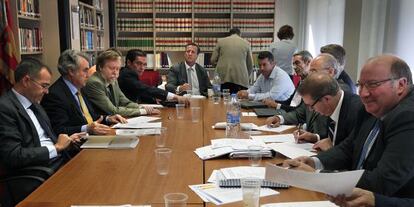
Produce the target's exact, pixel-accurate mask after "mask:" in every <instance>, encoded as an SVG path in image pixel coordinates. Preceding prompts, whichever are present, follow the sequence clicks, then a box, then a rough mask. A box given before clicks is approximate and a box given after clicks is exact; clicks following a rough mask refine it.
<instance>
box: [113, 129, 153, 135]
mask: <svg viewBox="0 0 414 207" xmlns="http://www.w3.org/2000/svg"><path fill="white" fill-rule="evenodd" d="M115 133H116V135H121V136H145V135H158V134H161V131H160V129H117V130H115Z"/></svg>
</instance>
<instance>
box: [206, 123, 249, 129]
mask: <svg viewBox="0 0 414 207" xmlns="http://www.w3.org/2000/svg"><path fill="white" fill-rule="evenodd" d="M226 125H227V123H226V122H217V123H216V124H214V126H213V129H226ZM240 126H241V129H242V130H251V129H254V128H257V125H256V124H253V123H241V124H240Z"/></svg>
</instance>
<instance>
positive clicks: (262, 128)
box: [253, 125, 296, 133]
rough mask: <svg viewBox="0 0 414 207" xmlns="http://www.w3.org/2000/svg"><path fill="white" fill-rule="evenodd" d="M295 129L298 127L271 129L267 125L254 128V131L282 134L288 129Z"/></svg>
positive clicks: (281, 126)
mask: <svg viewBox="0 0 414 207" xmlns="http://www.w3.org/2000/svg"><path fill="white" fill-rule="evenodd" d="M295 127H296V126H295V125H280V126H278V127H269V126H267V125H263V126H256V127H253V129H254V130H259V131H265V132H277V133H280V132H283V131H286V130H288V129H293V128H295Z"/></svg>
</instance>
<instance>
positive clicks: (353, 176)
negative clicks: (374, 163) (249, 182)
mask: <svg viewBox="0 0 414 207" xmlns="http://www.w3.org/2000/svg"><path fill="white" fill-rule="evenodd" d="M362 173H364V170H354V171H346V172H338V173H316V172H305V171H300V170H293V169H287V168H283V167H279V166H276V165H273V164H269V163H268V164H266V176H265V179H266V180H270V181H274V182H278V183H282V184H287V185H291V186H295V187H298V188H303V189H307V190H312V191H317V192H321V193H325V194H328V195H332V196H336V195H340V194H345V195H348V196H349V195H350V194H351V193H352V189H353V188H355V185H356V184H357V183H358V181H359V179H360V178H361V176H362Z"/></svg>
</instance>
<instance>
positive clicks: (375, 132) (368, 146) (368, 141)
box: [356, 120, 380, 170]
mask: <svg viewBox="0 0 414 207" xmlns="http://www.w3.org/2000/svg"><path fill="white" fill-rule="evenodd" d="M379 131H380V121H379V120H377V121H375V125H374V127H373V128H372V129H371V132H370V133H369V135H368V138H367V139H366V140H365V144H364V147H363V148H362V151H361V155H360V157H359V161H358V165H357V168H356V169H357V170H359V169H362V167H363V164H364V161H365V159H366V158H367V157H368V154H369V151H370V149H371V147H372V146H373V144H374V142H375V140H376V137H377V136H378V134H379Z"/></svg>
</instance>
